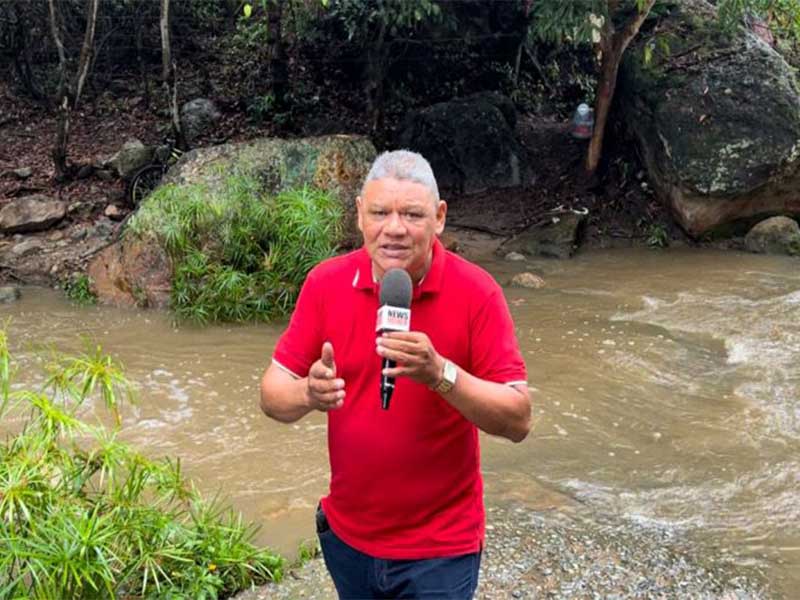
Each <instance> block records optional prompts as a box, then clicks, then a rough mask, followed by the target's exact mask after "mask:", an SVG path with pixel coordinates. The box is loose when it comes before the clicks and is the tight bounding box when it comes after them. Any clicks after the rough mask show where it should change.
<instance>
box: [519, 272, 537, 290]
mask: <svg viewBox="0 0 800 600" xmlns="http://www.w3.org/2000/svg"><path fill="white" fill-rule="evenodd" d="M511 285H512V286H514V287H523V288H529V289H534V290H538V289H539V288H543V287H544V286H545V282H544V279H542V278H541V277H539V276H538V275H534V274H533V273H528V272H527V271H526V272H525V273H517V274H516V275H514V277H513V278H512V279H511Z"/></svg>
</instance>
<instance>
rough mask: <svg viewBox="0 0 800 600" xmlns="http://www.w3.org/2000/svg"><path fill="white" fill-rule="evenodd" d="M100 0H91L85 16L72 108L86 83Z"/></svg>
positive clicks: (75, 105) (76, 103)
mask: <svg viewBox="0 0 800 600" xmlns="http://www.w3.org/2000/svg"><path fill="white" fill-rule="evenodd" d="M99 6H100V0H91V4H90V7H89V14H88V15H87V16H86V31H85V32H84V34H83V46H81V57H80V60H79V61H78V73H77V74H76V76H75V84H74V86H73V87H74V88H75V100H74V101H73V104H72V108H76V107H77V106H78V102H79V101H80V98H81V92H82V91H83V86H84V84H85V83H86V76H87V75H88V74H89V65H90V64H91V62H92V51H93V50H94V32H95V29H96V27H97V9H98V7H99Z"/></svg>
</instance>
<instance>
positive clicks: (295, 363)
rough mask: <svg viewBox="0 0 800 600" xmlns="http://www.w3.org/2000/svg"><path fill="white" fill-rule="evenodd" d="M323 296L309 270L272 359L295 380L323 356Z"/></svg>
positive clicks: (303, 375) (302, 375)
mask: <svg viewBox="0 0 800 600" xmlns="http://www.w3.org/2000/svg"><path fill="white" fill-rule="evenodd" d="M322 309H323V306H322V296H321V295H320V287H319V285H318V282H317V278H316V277H315V273H314V271H313V270H312V271H311V272H310V273H309V274H308V277H306V280H305V282H304V283H303V287H302V288H301V289H300V295H299V296H298V298H297V304H296V305H295V307H294V312H293V313H292V317H291V319H289V325H288V327H287V328H286V331H284V332H283V334H282V335H281V337H280V339H279V340H278V343H277V345H276V346H275V352H274V353H273V355H272V360H273V362H275V363H276V364H277V365H278V366H279V367H281V368H283V369H284V370H286V371H288V372H289V373H290V374H292V375H294V376H296V377H298V378H299V377H305V376H306V375H308V370H309V369H310V368H311V365H312V364H313V363H314V361H316V360H317V359H318V358H319V357H320V355H321V353H322V344H323V342H324V339H323V335H322V331H323V318H324V315H325V313H324V311H323V310H322Z"/></svg>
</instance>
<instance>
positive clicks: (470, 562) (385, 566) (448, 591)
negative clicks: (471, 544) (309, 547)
mask: <svg viewBox="0 0 800 600" xmlns="http://www.w3.org/2000/svg"><path fill="white" fill-rule="evenodd" d="M317 535H318V536H319V541H320V545H321V546H322V555H323V556H324V558H325V565H326V566H327V567H328V571H329V572H330V574H331V577H332V578H333V583H334V584H335V585H336V591H337V592H338V593H339V598H340V599H341V600H364V599H367V598H425V599H428V598H430V599H437V600H439V599H445V598H447V599H452V600H468V599H469V598H472V596H473V594H474V593H475V588H476V587H477V586H478V570H479V569H480V566H481V553H480V552H475V553H474V554H464V555H462V556H453V557H447V558H429V559H422V560H384V559H380V558H373V557H372V556H369V555H368V554H364V553H363V552H359V551H358V550H356V549H355V548H353V547H351V546H348V545H347V544H345V543H344V542H343V541H342V540H341V539H340V538H339V537H338V536H337V535H336V534H335V533H333V531H332V530H331V528H330V526H329V525H328V520H327V519H326V518H325V514H324V513H323V512H322V509H321V508H317Z"/></svg>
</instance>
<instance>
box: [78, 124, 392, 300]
mask: <svg viewBox="0 0 800 600" xmlns="http://www.w3.org/2000/svg"><path fill="white" fill-rule="evenodd" d="M375 154H376V152H375V148H374V146H373V145H372V143H371V142H370V141H369V140H368V139H366V138H363V137H358V136H344V135H341V136H327V137H319V138H305V139H297V140H281V139H274V138H262V139H257V140H252V141H249V142H245V143H241V144H225V145H220V146H213V147H208V148H199V149H196V150H192V151H190V152H187V153H186V154H185V155H184V156H183V157H181V160H180V161H178V163H177V164H176V165H175V166H174V167H173V168H172V169H170V171H169V172H168V173H167V175H166V176H165V178H164V180H163V182H164V183H169V184H173V185H177V186H193V185H202V186H205V188H206V189H207V190H208V193H207V194H206V195H205V196H207V197H208V198H209V200H211V199H212V198H213V196H214V193H215V192H216V191H219V190H221V189H223V186H224V184H225V181H226V179H227V178H228V177H229V176H230V175H232V174H239V175H244V176H250V177H253V178H254V179H255V180H257V181H258V182H259V184H260V186H261V190H260V191H262V192H266V193H269V194H274V193H277V192H279V191H281V190H284V189H287V188H290V187H301V186H303V185H313V186H315V187H318V188H321V189H323V190H327V191H330V192H332V193H334V194H335V195H336V196H337V197H338V199H339V200H340V201H341V202H342V205H343V206H344V207H346V209H347V212H346V214H347V215H348V217H347V218H348V221H349V226H348V228H347V233H346V239H345V240H343V242H344V243H347V242H349V243H350V244H355V243H356V241H357V239H358V238H357V236H356V231H357V229H356V227H355V218H354V214H355V197H356V196H357V195H358V192H359V189H360V186H361V183H362V181H363V179H364V177H365V176H366V174H367V171H368V170H369V167H370V165H371V163H372V160H373V159H374V158H375ZM147 202H148V201H147V200H145V202H144V207H145V208H146V206H147ZM149 233H151V232H148V231H144V232H143V233H140V235H138V236H136V235H134V234H133V233H132V232H126V234H125V236H124V237H123V239H122V240H121V241H119V242H116V243H115V244H113V245H111V246H109V247H108V248H106V249H105V250H104V251H102V252H101V253H100V254H98V255H97V256H95V257H94V258H93V259H92V261H91V263H90V265H89V269H88V274H89V276H90V277H91V278H92V280H93V282H94V291H95V293H96V294H97V297H98V300H99V301H100V302H101V303H106V304H115V305H123V306H126V305H127V306H150V307H166V306H168V304H169V299H170V291H171V282H172V276H173V265H172V264H171V261H170V260H169V258H168V256H167V254H166V252H165V251H164V250H163V249H162V248H161V247H160V246H159V244H158V242H157V240H156V238H155V236H154V235H150V234H149Z"/></svg>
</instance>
